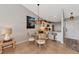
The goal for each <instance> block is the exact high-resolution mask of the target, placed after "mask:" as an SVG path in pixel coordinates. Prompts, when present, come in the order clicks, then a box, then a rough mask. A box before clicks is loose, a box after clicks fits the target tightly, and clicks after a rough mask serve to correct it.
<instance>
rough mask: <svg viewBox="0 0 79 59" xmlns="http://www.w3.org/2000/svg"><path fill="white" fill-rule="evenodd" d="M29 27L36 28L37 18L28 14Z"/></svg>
mask: <svg viewBox="0 0 79 59" xmlns="http://www.w3.org/2000/svg"><path fill="white" fill-rule="evenodd" d="M27 28H29V29H33V28H35V18H34V17H31V16H27Z"/></svg>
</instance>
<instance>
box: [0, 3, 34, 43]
mask: <svg viewBox="0 0 79 59" xmlns="http://www.w3.org/2000/svg"><path fill="white" fill-rule="evenodd" d="M26 16H32V17H36V16H35V14H33V13H32V12H31V11H29V10H28V9H26V8H25V7H24V6H22V5H19V4H15V5H12V4H9V5H8V4H7V5H6V4H5V5H4V4H3V5H0V32H1V30H2V29H3V27H4V26H5V25H11V26H12V28H13V37H14V38H15V40H16V41H17V42H21V41H24V40H27V37H26V36H27V34H26V33H27V32H28V31H30V32H31V30H28V29H26ZM32 30H33V29H32ZM0 37H1V36H0Z"/></svg>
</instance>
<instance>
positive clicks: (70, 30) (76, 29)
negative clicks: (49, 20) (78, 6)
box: [65, 19, 79, 40]
mask: <svg viewBox="0 0 79 59" xmlns="http://www.w3.org/2000/svg"><path fill="white" fill-rule="evenodd" d="M66 28H67V29H66V36H65V37H66V38H71V39H77V40H79V19H75V20H73V21H67V22H66Z"/></svg>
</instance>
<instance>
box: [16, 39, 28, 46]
mask: <svg viewBox="0 0 79 59" xmlns="http://www.w3.org/2000/svg"><path fill="white" fill-rule="evenodd" d="M24 42H27V40H24V41H21V42H17V43H16V45H18V44H21V43H24Z"/></svg>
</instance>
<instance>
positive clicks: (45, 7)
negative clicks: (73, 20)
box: [23, 4, 79, 22]
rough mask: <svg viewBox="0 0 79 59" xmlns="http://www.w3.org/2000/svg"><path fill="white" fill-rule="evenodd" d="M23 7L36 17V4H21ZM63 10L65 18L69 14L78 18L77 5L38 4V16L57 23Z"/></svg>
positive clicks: (78, 8)
mask: <svg viewBox="0 0 79 59" xmlns="http://www.w3.org/2000/svg"><path fill="white" fill-rule="evenodd" d="M23 6H24V7H26V8H28V9H29V10H30V11H32V12H34V13H35V14H36V15H38V6H37V4H23ZM63 10H64V13H65V17H66V18H68V17H69V16H70V12H73V13H74V16H79V4H40V6H39V16H40V17H42V18H43V19H46V20H50V21H53V22H59V21H60V20H61V17H62V14H63Z"/></svg>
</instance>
